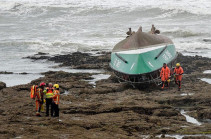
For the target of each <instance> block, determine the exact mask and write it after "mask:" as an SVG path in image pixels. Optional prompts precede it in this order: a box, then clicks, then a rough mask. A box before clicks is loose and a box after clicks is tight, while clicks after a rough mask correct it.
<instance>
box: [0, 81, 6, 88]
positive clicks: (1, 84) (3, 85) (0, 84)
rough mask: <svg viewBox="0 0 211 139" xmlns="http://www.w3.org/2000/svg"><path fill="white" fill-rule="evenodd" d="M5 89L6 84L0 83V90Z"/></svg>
mask: <svg viewBox="0 0 211 139" xmlns="http://www.w3.org/2000/svg"><path fill="white" fill-rule="evenodd" d="M3 88H6V83H4V82H1V81H0V90H1V89H3Z"/></svg>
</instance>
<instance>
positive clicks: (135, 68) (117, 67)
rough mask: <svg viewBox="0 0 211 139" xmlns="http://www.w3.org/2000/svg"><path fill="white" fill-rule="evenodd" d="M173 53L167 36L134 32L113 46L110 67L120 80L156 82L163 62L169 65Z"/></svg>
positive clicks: (173, 50)
mask: <svg viewBox="0 0 211 139" xmlns="http://www.w3.org/2000/svg"><path fill="white" fill-rule="evenodd" d="M139 37H141V38H140V39H139ZM131 48H132V49H131ZM176 57H177V53H176V50H175V46H174V44H173V42H172V41H171V40H170V39H168V38H167V37H164V36H160V35H153V34H147V33H143V32H137V33H136V34H134V35H133V36H130V37H129V38H128V39H125V40H123V41H121V42H120V43H118V44H117V45H116V46H115V47H114V49H113V51H112V54H111V62H110V67H111V68H112V69H113V71H114V73H115V75H116V76H117V77H118V78H119V79H120V81H125V82H130V83H152V82H153V83H156V84H158V83H159V82H160V76H159V75H160V69H161V68H162V66H163V63H167V64H168V66H169V67H170V68H171V67H172V66H173V65H174V61H175V59H176Z"/></svg>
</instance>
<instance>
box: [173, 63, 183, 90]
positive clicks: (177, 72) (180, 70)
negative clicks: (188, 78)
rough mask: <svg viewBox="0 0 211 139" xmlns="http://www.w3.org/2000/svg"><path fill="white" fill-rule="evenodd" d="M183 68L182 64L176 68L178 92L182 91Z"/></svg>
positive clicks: (178, 64)
mask: <svg viewBox="0 0 211 139" xmlns="http://www.w3.org/2000/svg"><path fill="white" fill-rule="evenodd" d="M183 72H184V71H183V68H182V67H181V66H180V63H177V64H176V68H175V69H174V74H175V77H174V79H175V83H176V84H177V85H178V90H179V91H180V89H181V81H182V74H183Z"/></svg>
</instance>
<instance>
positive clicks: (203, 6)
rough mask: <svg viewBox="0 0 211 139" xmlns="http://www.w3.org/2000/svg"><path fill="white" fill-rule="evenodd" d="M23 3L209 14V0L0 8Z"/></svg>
mask: <svg viewBox="0 0 211 139" xmlns="http://www.w3.org/2000/svg"><path fill="white" fill-rule="evenodd" d="M19 3H21V4H25V5H28V6H32V5H33V6H51V7H63V8H65V7H66V8H67V7H86V8H92V7H100V8H101V9H111V8H115V7H122V8H126V9H127V10H131V8H133V9H135V8H137V7H148V8H161V9H163V10H175V11H184V12H189V13H193V14H211V10H210V9H211V3H210V0H197V1H192V0H180V1H176V0H162V1H159V2H158V1H157V0H148V1H144V0H141V1H140V0H133V1H128V0H103V1H102V0H89V1H85V0H77V1H75V0H2V1H1V3H0V5H1V7H0V8H1V9H3V10H9V9H12V8H14V7H15V6H17V4H19Z"/></svg>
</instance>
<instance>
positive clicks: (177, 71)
mask: <svg viewBox="0 0 211 139" xmlns="http://www.w3.org/2000/svg"><path fill="white" fill-rule="evenodd" d="M183 72H184V71H183V68H182V67H178V68H177V67H176V68H175V69H174V73H175V74H177V75H176V80H179V81H181V80H182V74H183Z"/></svg>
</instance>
